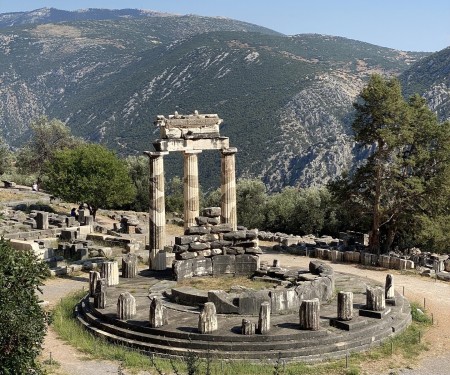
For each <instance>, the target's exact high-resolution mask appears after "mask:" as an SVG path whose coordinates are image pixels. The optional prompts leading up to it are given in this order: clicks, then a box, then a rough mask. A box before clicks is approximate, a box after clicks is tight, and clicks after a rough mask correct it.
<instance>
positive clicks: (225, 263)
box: [212, 255, 236, 276]
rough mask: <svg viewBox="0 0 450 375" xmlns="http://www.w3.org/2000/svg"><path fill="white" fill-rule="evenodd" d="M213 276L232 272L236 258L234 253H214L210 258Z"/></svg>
mask: <svg viewBox="0 0 450 375" xmlns="http://www.w3.org/2000/svg"><path fill="white" fill-rule="evenodd" d="M212 269H213V276H217V275H225V274H234V273H235V272H236V258H235V256H234V255H216V256H214V257H213V258H212Z"/></svg>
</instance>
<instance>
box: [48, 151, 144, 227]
mask: <svg viewBox="0 0 450 375" xmlns="http://www.w3.org/2000/svg"><path fill="white" fill-rule="evenodd" d="M45 166H46V168H45V176H46V179H47V181H46V187H47V189H48V191H49V192H51V193H52V194H53V195H55V196H57V197H58V198H61V199H63V200H66V201H69V202H78V203H86V204H87V205H88V207H89V211H90V212H91V215H92V216H94V219H95V214H96V212H97V210H98V209H99V208H100V207H102V208H115V207H117V206H121V205H124V204H127V203H130V202H132V201H133V199H134V198H135V196H136V191H135V188H134V186H133V183H132V181H131V178H130V175H129V174H128V169H127V167H126V165H125V163H124V162H123V161H122V160H121V159H119V158H118V157H117V156H116V155H115V154H114V152H112V151H110V150H108V149H107V148H105V147H103V146H101V145H98V144H83V145H80V146H78V147H76V148H74V149H65V150H60V151H57V152H56V153H55V155H54V157H53V160H52V162H51V163H50V162H47V163H46V165H45Z"/></svg>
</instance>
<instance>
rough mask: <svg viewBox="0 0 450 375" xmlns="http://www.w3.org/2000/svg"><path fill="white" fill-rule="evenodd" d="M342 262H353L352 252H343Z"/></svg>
mask: <svg viewBox="0 0 450 375" xmlns="http://www.w3.org/2000/svg"><path fill="white" fill-rule="evenodd" d="M344 262H347V263H351V262H353V251H344Z"/></svg>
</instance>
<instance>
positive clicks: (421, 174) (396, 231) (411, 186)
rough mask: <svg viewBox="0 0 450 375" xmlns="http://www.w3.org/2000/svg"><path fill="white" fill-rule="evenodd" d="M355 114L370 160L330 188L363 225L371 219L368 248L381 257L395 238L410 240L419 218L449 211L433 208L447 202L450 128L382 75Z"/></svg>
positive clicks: (367, 89) (359, 138)
mask: <svg viewBox="0 0 450 375" xmlns="http://www.w3.org/2000/svg"><path fill="white" fill-rule="evenodd" d="M355 109H356V115H355V120H354V122H353V130H354V132H355V140H356V141H357V142H358V144H359V146H360V147H363V148H365V149H366V150H367V151H368V153H369V156H368V158H367V160H366V161H365V162H364V163H363V164H362V165H360V166H359V167H358V168H357V170H356V172H355V173H354V174H353V175H346V176H343V177H342V178H341V179H340V180H338V181H336V182H334V183H332V184H330V188H331V190H332V191H333V194H334V196H335V197H337V198H338V200H339V201H340V202H342V203H344V202H345V204H346V205H347V208H351V209H352V210H353V212H354V213H355V214H356V216H359V217H360V218H361V221H363V222H364V221H365V218H364V216H369V222H370V237H369V246H370V248H371V251H372V252H374V253H380V251H388V250H390V249H391V247H392V245H393V244H394V240H396V239H397V243H399V244H400V243H401V239H400V237H399V235H400V234H402V233H403V239H405V238H408V237H411V233H410V232H411V230H414V229H416V230H418V226H417V225H418V217H419V216H423V215H425V216H426V217H428V218H430V217H432V216H433V215H435V214H436V213H437V212H438V211H439V210H442V208H443V207H445V205H444V206H440V207H438V206H437V205H436V204H430V203H431V201H433V200H439V199H444V200H445V199H448V195H446V194H445V191H448V187H449V186H450V179H449V168H450V163H449V161H450V138H449V135H450V133H449V131H450V128H449V124H448V123H444V124H439V122H438V120H437V117H436V115H435V114H433V113H432V112H431V110H430V109H429V108H428V107H427V104H426V101H425V100H424V99H423V98H421V97H419V96H418V95H416V96H413V97H411V98H410V99H409V101H406V100H405V99H403V97H402V95H401V87H400V84H399V82H398V81H397V80H396V79H385V78H383V77H381V76H379V75H374V76H372V77H371V79H370V81H369V83H368V85H367V86H366V87H365V88H364V89H363V90H362V91H361V94H360V96H359V98H358V101H357V102H356V103H355ZM439 197H441V198H439ZM446 207H448V205H447V206H446ZM425 222H426V221H425V220H422V223H425ZM413 228H414V229H413ZM396 237H397V238H396Z"/></svg>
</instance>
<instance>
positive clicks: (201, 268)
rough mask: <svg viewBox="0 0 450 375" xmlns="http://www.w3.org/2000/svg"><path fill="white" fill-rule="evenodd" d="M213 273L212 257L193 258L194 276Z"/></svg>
mask: <svg viewBox="0 0 450 375" xmlns="http://www.w3.org/2000/svg"><path fill="white" fill-rule="evenodd" d="M212 273H213V268H212V261H211V258H198V259H193V260H192V274H193V276H211V275H212Z"/></svg>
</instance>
